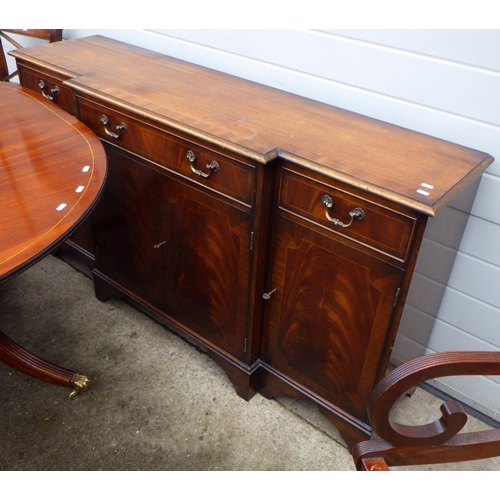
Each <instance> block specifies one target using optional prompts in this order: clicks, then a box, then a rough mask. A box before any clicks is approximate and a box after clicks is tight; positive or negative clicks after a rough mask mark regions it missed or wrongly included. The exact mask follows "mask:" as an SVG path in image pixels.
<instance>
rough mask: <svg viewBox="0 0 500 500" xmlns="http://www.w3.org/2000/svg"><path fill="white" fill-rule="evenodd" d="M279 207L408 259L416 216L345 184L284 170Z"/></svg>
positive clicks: (380, 250) (399, 257)
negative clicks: (369, 197)
mask: <svg viewBox="0 0 500 500" xmlns="http://www.w3.org/2000/svg"><path fill="white" fill-rule="evenodd" d="M280 206H281V207H282V208H283V209H285V210H287V211H289V212H292V213H294V214H295V215H297V216H299V217H301V218H303V219H306V220H308V221H310V222H313V223H314V224H319V225H320V226H321V227H323V228H326V229H328V230H329V231H335V232H336V233H338V234H340V235H342V236H343V237H346V238H348V239H351V240H355V241H357V242H359V243H361V244H362V245H364V246H367V247H370V248H373V249H375V250H377V251H379V252H383V253H384V254H387V255H390V256H392V257H395V258H396V259H398V260H400V261H403V262H404V261H406V258H407V255H408V252H409V248H410V244H411V241H412V236H413V233H414V230H415V227H416V218H415V217H412V216H411V215H409V214H405V213H402V212H399V211H396V210H391V209H388V208H387V207H382V206H380V205H378V204H376V203H373V202H371V201H369V200H366V199H364V198H362V197H359V196H356V195H354V194H352V193H351V192H349V191H348V190H347V189H344V187H343V186H341V185H337V184H335V185H334V184H332V182H330V180H329V179H325V184H323V183H321V182H317V181H315V180H313V179H310V178H308V177H304V176H302V175H300V174H298V173H296V172H293V171H291V170H288V169H283V177H282V184H281V191H280Z"/></svg>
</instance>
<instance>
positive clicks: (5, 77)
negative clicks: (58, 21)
mask: <svg viewBox="0 0 500 500" xmlns="http://www.w3.org/2000/svg"><path fill="white" fill-rule="evenodd" d="M7 33H11V34H13V35H22V36H25V37H29V38H38V39H40V40H47V41H48V42H49V43H52V42H60V41H61V40H62V33H63V30H62V29H38V30H37V29H33V30H32V29H26V30H23V29H0V81H10V80H12V79H13V78H14V77H15V76H16V75H17V71H14V72H13V73H10V74H9V70H8V66H7V60H6V57H5V52H4V49H3V45H2V38H4V39H5V40H7V41H8V42H9V43H11V44H12V45H13V46H14V47H15V48H16V49H22V48H23V46H22V45H21V44H20V43H19V42H17V41H16V40H15V39H14V38H12V37H11V36H9V35H8V34H7Z"/></svg>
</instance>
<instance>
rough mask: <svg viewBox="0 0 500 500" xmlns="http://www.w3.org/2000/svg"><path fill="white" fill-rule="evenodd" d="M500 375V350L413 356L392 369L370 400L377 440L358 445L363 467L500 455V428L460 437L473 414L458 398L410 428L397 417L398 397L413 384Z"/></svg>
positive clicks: (355, 451)
mask: <svg viewBox="0 0 500 500" xmlns="http://www.w3.org/2000/svg"><path fill="white" fill-rule="evenodd" d="M453 375H500V352H443V353H436V354H429V355H426V356H422V357H420V358H416V359H414V360H411V361H409V362H407V363H404V364H403V365H401V366H399V367H398V368H396V369H395V370H393V371H392V372H390V373H389V374H388V375H387V376H386V377H385V378H384V379H383V380H382V381H381V382H380V383H379V384H378V385H377V387H376V388H375V389H374V391H373V392H372V394H371V395H370V398H369V400H368V416H369V418H370V421H371V424H372V428H373V431H374V433H376V434H377V436H378V438H377V439H372V440H370V441H364V442H361V443H359V444H357V445H356V446H355V447H354V448H353V450H352V455H353V458H354V462H355V464H356V468H357V469H358V470H387V466H390V465H423V464H432V463H446V462H461V461H468V460H478V459H482V458H488V457H493V456H500V429H492V430H489V431H482V432H474V433H466V434H461V435H458V433H459V432H460V431H461V430H462V429H463V427H464V425H465V423H466V422H467V415H466V414H465V412H464V410H463V408H462V406H461V405H460V403H458V402H457V401H447V402H445V403H444V404H443V405H441V408H440V410H441V413H442V417H441V418H440V419H439V420H437V421H435V422H433V423H430V424H426V425H421V426H407V425H402V424H399V423H396V422H394V421H392V420H391V418H390V412H391V409H392V407H393V405H394V404H395V403H396V401H397V400H398V399H399V398H400V397H401V396H402V395H403V394H405V392H407V391H408V390H409V389H411V388H412V387H414V386H416V385H418V384H420V383H422V382H425V381H426V380H430V379H433V378H437V377H446V376H453Z"/></svg>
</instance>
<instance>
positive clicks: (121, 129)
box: [101, 115, 127, 139]
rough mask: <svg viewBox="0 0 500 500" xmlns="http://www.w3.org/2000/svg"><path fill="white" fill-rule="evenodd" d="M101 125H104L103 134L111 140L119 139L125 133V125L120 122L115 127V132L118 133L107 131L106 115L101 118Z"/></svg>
mask: <svg viewBox="0 0 500 500" xmlns="http://www.w3.org/2000/svg"><path fill="white" fill-rule="evenodd" d="M101 123H102V124H103V125H104V132H106V135H108V136H109V137H112V138H113V139H119V138H120V135H121V134H124V133H125V132H126V131H127V125H125V123H123V122H120V123H119V124H118V125H117V126H116V131H117V132H118V133H117V134H116V133H115V132H113V131H112V130H109V128H108V127H107V125H108V124H109V118H108V117H107V116H106V115H102V116H101Z"/></svg>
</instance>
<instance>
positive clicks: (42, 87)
mask: <svg viewBox="0 0 500 500" xmlns="http://www.w3.org/2000/svg"><path fill="white" fill-rule="evenodd" d="M38 87H40V90H41V92H42V95H43V97H45V99H48V100H49V101H53V100H54V99H55V98H56V97H57V96H58V95H59V94H60V93H61V90H60V89H59V87H58V86H57V85H56V86H55V87H54V88H52V89H50V90H49V92H50V94H46V93H45V92H44V90H45V89H46V88H47V85H45V82H44V81H43V80H40V81H39V82H38Z"/></svg>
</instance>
